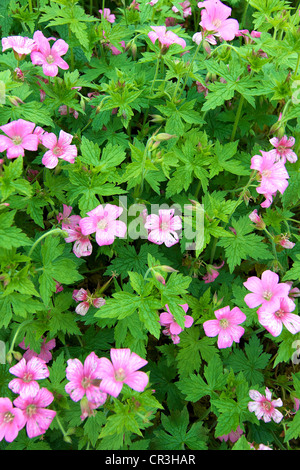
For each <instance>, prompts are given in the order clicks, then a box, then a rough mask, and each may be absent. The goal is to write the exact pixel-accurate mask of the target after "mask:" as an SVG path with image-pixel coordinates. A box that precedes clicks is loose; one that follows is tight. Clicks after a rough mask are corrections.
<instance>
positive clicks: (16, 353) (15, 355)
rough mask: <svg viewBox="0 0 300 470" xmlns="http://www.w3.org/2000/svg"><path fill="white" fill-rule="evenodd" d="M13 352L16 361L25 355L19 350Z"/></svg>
mask: <svg viewBox="0 0 300 470" xmlns="http://www.w3.org/2000/svg"><path fill="white" fill-rule="evenodd" d="M12 353H13V356H14V358H15V360H16V361H20V360H21V359H22V357H23V355H22V353H20V352H19V351H13V352H12Z"/></svg>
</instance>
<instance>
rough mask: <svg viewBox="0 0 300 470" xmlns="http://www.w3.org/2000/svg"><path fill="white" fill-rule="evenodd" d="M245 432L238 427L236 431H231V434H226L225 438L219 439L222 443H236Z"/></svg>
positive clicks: (220, 437)
mask: <svg viewBox="0 0 300 470" xmlns="http://www.w3.org/2000/svg"><path fill="white" fill-rule="evenodd" d="M243 433H244V431H243V430H242V429H241V428H240V426H238V427H237V428H236V431H231V432H230V433H229V434H224V435H223V436H218V439H220V441H225V442H227V441H228V440H229V441H230V442H236V441H238V440H239V438H240V437H241V436H242V435H243Z"/></svg>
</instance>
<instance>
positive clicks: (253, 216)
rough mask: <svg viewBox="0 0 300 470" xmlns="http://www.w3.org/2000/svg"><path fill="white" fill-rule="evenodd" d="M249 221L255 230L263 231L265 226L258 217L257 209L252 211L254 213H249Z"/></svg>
mask: <svg viewBox="0 0 300 470" xmlns="http://www.w3.org/2000/svg"><path fill="white" fill-rule="evenodd" d="M249 219H250V220H251V222H253V223H254V224H255V225H256V228H258V229H260V230H263V229H264V228H265V226H266V224H265V223H264V221H263V220H262V218H261V217H260V215H258V213H257V209H254V211H252V212H251V214H250V215H249Z"/></svg>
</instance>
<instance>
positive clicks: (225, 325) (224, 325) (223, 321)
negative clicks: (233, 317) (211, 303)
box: [220, 318, 229, 328]
mask: <svg viewBox="0 0 300 470" xmlns="http://www.w3.org/2000/svg"><path fill="white" fill-rule="evenodd" d="M228 326H229V321H228V320H226V318H222V320H220V327H221V328H227V327H228Z"/></svg>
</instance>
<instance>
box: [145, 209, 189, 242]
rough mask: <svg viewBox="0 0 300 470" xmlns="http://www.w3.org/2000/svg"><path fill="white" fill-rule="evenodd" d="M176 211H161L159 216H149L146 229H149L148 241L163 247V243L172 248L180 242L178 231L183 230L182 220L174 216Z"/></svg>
mask: <svg viewBox="0 0 300 470" xmlns="http://www.w3.org/2000/svg"><path fill="white" fill-rule="evenodd" d="M174 213H175V209H160V210H159V211H158V215H157V214H151V215H148V216H147V218H146V223H145V228H146V229H149V234H148V240H149V241H150V242H153V243H156V245H162V244H163V243H164V244H165V245H166V246H167V247H170V246H172V245H174V244H175V243H178V242H179V236H178V234H177V232H176V230H181V228H182V222H181V218H180V217H179V216H178V215H176V216H174Z"/></svg>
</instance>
